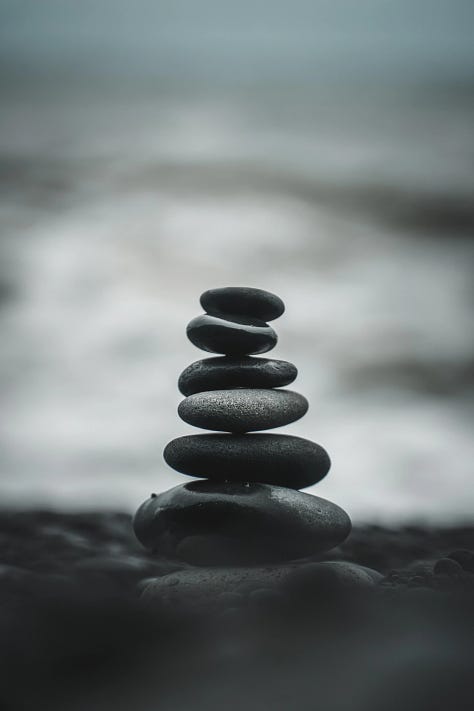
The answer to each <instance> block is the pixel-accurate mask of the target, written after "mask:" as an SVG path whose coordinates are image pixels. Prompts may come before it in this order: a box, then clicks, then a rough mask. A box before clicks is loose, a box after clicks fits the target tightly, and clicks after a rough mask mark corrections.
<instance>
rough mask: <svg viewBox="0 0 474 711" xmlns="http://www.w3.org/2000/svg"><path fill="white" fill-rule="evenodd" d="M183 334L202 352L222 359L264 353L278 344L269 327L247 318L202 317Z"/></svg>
mask: <svg viewBox="0 0 474 711" xmlns="http://www.w3.org/2000/svg"><path fill="white" fill-rule="evenodd" d="M186 333H187V336H188V338H189V340H190V341H191V343H194V345H195V346H197V347H198V348H201V349H202V350H203V351H209V352H210V353H224V354H225V355H248V354H249V353H266V351H269V350H271V349H272V348H274V347H275V346H276V343H277V340H278V336H277V334H276V333H275V331H274V330H273V328H272V327H271V326H269V325H268V324H267V323H265V321H260V320H259V319H256V318H251V317H250V316H229V317H227V318H219V317H217V316H209V315H208V314H203V315H202V316H196V318H193V319H192V321H190V322H189V324H188V327H187V329H186Z"/></svg>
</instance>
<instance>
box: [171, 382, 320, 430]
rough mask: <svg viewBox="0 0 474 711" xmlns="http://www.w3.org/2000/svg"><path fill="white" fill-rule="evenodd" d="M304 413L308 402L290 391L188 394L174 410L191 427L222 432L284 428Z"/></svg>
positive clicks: (212, 391) (231, 391)
mask: <svg viewBox="0 0 474 711" xmlns="http://www.w3.org/2000/svg"><path fill="white" fill-rule="evenodd" d="M307 411H308V401H307V400H306V398H305V397H303V396H302V395H300V394H299V393H295V392H293V391H292V390H268V389H261V388H255V389H246V388H241V389H237V390H210V391H208V392H204V393H196V394H195V395H190V396H189V397H187V398H186V399H185V400H183V401H182V402H181V403H180V404H179V407H178V414H179V416H180V417H181V419H182V420H184V421H185V422H187V423H188V424H189V425H194V427H202V428H203V429H205V430H220V431H224V432H241V433H242V432H252V431H255V430H268V429H272V428H274V427H281V426H283V425H288V424H289V423H290V422H295V420H299V419H300V417H303V415H305V414H306V412H307Z"/></svg>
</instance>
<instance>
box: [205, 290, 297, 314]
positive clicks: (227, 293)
mask: <svg viewBox="0 0 474 711" xmlns="http://www.w3.org/2000/svg"><path fill="white" fill-rule="evenodd" d="M200 301H201V306H202V308H203V309H204V311H206V312H207V313H208V314H211V315H213V316H219V315H221V314H241V315H242V316H253V317H254V318H258V319H261V320H262V321H273V319H275V318H278V317H279V316H281V315H282V313H283V312H284V310H285V304H284V303H283V301H282V300H281V299H280V297H279V296H276V294H272V293H271V292H269V291H264V290H263V289H253V288H252V287H247V286H226V287H223V288H222V289H209V290H208V291H205V292H204V294H202V295H201V299H200Z"/></svg>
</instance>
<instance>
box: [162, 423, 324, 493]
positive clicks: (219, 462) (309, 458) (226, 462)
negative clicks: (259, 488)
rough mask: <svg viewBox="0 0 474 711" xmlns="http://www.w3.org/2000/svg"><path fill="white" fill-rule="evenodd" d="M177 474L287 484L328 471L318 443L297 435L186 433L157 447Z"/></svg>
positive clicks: (306, 482)
mask: <svg viewBox="0 0 474 711" xmlns="http://www.w3.org/2000/svg"><path fill="white" fill-rule="evenodd" d="M163 456H164V458H165V461H166V462H167V464H169V466H170V467H172V468H173V469H176V470H177V471H179V472H182V473H183V474H189V475H190V476H197V477H203V478H207V479H214V480H217V481H258V482H262V483H265V484H275V485H276V486H287V487H289V488H290V489H303V488H305V487H306V486H311V484H316V483H317V482H318V481H320V480H321V479H323V477H325V476H326V474H327V473H328V471H329V468H330V466H331V460H330V459H329V455H328V453H327V452H326V450H325V449H323V447H321V446H320V445H319V444H316V443H315V442H311V441H310V440H308V439H303V438H302V437H294V436H292V435H277V434H246V435H231V434H204V435H186V436H184V437H177V438H176V439H173V440H171V442H169V443H168V444H167V445H166V447H165V450H164V452H163Z"/></svg>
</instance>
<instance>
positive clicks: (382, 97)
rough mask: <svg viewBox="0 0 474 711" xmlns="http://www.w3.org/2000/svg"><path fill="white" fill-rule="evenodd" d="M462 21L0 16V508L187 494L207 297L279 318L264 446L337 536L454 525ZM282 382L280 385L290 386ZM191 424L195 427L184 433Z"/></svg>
mask: <svg viewBox="0 0 474 711" xmlns="http://www.w3.org/2000/svg"><path fill="white" fill-rule="evenodd" d="M473 21H474V5H473V4H472V3H471V2H469V1H468V0H398V1H397V2H390V1H389V0H358V1H357V2H353V1H351V0H292V1H291V2H282V1H278V0H240V2H239V3H235V2H232V3H231V2H226V1H225V0H224V1H223V0H194V1H193V0H189V2H185V1H184V0H169V1H168V0H134V2H124V1H122V0H94V2H92V1H91V0H81V2H80V3H79V2H75V1H74V0H41V2H37V1H36V0H11V1H9V0H0V82H1V101H0V117H1V132H0V190H1V193H0V196H1V209H0V221H1V246H0V326H1V341H0V378H1V390H2V398H3V407H2V410H3V415H2V418H1V422H0V439H1V446H0V466H1V481H0V501H1V504H2V505H4V506H14V507H21V508H28V507H35V506H44V507H57V508H63V509H83V508H91V509H104V508H120V509H123V510H127V511H133V510H134V509H135V508H136V506H137V505H138V504H139V503H140V502H141V501H142V500H143V499H144V498H146V497H147V496H148V495H149V493H150V491H160V490H164V489H167V488H169V487H171V486H173V485H177V484H179V483H182V482H184V481H186V480H188V479H187V477H185V476H183V475H180V474H178V473H176V472H173V471H172V470H171V469H169V468H168V467H167V466H166V465H165V464H164V462H163V461H162V457H161V453H162V450H163V447H164V446H165V444H166V443H167V442H168V441H169V440H170V439H171V438H173V437H176V436H179V435H181V434H185V433H190V432H192V431H193V430H192V428H190V427H188V426H187V425H185V424H184V423H183V422H181V421H180V420H179V419H178V417H177V414H176V407H177V405H178V403H179V401H180V399H181V396H180V395H179V392H178V390H177V385H176V382H177V378H178V376H179V374H180V372H181V371H182V370H183V368H184V367H185V366H186V365H188V364H189V363H190V362H192V361H194V360H197V359H199V358H200V357H204V354H202V353H201V352H200V351H198V350H197V349H196V348H194V346H192V345H191V344H190V343H189V342H188V341H187V339H186V336H185V327H186V324H187V322H188V321H189V320H190V319H191V318H192V317H194V316H195V315H197V314H198V313H200V307H199V301H198V299H199V295H200V294H201V292H202V291H204V290H205V289H208V288H212V287H218V286H226V285H246V286H257V287H260V288H263V289H268V290H270V291H274V292H275V293H277V294H278V295H280V296H281V297H282V298H283V300H284V301H285V303H286V305H287V311H286V313H285V315H284V316H283V317H282V318H281V319H280V320H279V321H276V322H275V324H274V326H275V328H276V330H277V331H278V334H279V339H280V340H279V345H278V347H277V349H276V350H275V351H274V352H272V354H271V355H272V356H273V354H274V355H275V357H277V358H283V359H287V360H290V361H292V362H294V363H295V364H296V365H297V367H298V369H299V377H298V379H297V381H296V383H295V385H294V388H295V389H296V390H298V391H299V392H302V393H303V394H305V395H306V396H307V397H308V399H309V401H310V411H309V413H308V415H307V416H306V417H305V418H304V419H303V420H301V421H300V422H298V423H295V424H294V425H291V428H288V430H287V431H288V432H290V431H291V432H292V433H293V434H297V435H300V436H303V437H308V438H310V439H314V440H316V441H317V442H320V443H321V444H323V445H324V446H325V447H326V448H327V450H328V451H329V453H330V455H331V457H332V460H333V467H332V470H331V472H330V474H329V476H328V477H327V479H326V480H324V481H323V482H321V484H319V485H318V486H317V487H313V489H310V491H311V490H312V491H313V492H314V493H318V494H319V495H321V496H323V497H326V498H329V499H331V500H334V501H335V502H337V503H338V504H340V505H341V506H343V507H344V508H345V509H346V510H348V512H349V513H350V514H351V516H352V518H353V519H354V520H355V521H380V522H383V523H393V522H402V521H405V522H406V521H412V520H426V521H430V522H438V523H447V522H454V521H460V520H467V518H468V517H470V516H471V515H472V511H473V505H474V486H473V480H472V460H473V454H474V442H473V437H472V424H471V423H472V411H473V404H474V389H473V381H474V378H473V375H474V358H473V353H474V350H473V346H474V331H473V328H472V318H471V314H472V306H473V300H474V291H473V284H472V280H471V274H472V268H473V251H474V242H473V241H472V239H471V237H472V228H473V225H474V208H473V200H472V198H473V194H472V189H473V177H474V160H473V159H474V144H473V125H474V94H473V91H472V89H473V86H474V50H473V43H472V28H473ZM291 387H293V386H291ZM194 431H195V430H194Z"/></svg>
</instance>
